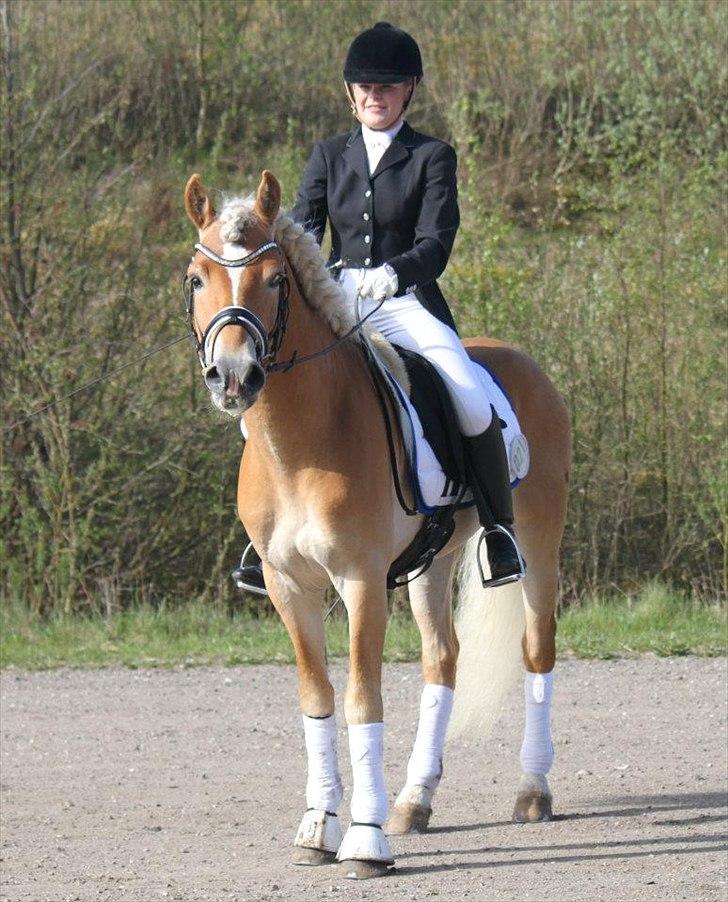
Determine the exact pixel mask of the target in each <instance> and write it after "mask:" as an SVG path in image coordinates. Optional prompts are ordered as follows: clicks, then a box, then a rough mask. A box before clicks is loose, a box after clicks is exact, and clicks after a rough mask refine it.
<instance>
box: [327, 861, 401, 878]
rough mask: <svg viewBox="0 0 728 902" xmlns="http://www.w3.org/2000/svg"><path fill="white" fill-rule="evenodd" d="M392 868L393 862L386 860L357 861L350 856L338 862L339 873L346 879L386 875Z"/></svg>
mask: <svg viewBox="0 0 728 902" xmlns="http://www.w3.org/2000/svg"><path fill="white" fill-rule="evenodd" d="M393 870H394V864H393V863H388V862H386V861H359V860H358V859H356V858H351V859H349V860H348V861H342V862H340V863H339V873H340V874H341V876H342V877H344V878H345V879H347V880H370V879H371V878H372V877H386V875H387V874H390V873H391V872H392V871H393Z"/></svg>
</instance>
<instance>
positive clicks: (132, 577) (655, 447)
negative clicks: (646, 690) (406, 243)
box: [0, 0, 728, 615]
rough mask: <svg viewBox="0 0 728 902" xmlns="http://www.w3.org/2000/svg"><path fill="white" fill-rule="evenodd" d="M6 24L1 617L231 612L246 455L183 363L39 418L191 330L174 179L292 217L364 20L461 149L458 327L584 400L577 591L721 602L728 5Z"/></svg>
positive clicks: (436, 7) (493, 5)
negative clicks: (213, 607) (646, 588)
mask: <svg viewBox="0 0 728 902" xmlns="http://www.w3.org/2000/svg"><path fill="white" fill-rule="evenodd" d="M0 9H1V10H2V15H0V20H1V24H2V32H3V43H4V54H3V70H2V90H1V92H0V102H1V104H2V106H1V108H0V122H1V125H0V128H1V129H2V131H1V136H2V145H3V153H2V185H1V186H0V221H1V222H2V226H1V227H0V228H1V230H2V231H1V232H0V257H1V259H2V266H1V267H0V289H1V292H2V320H1V323H0V325H1V326H2V330H1V331H2V352H3V371H2V380H1V383H0V391H1V392H2V411H3V426H4V428H5V430H6V431H4V432H3V442H2V451H1V452H0V453H1V457H0V537H1V538H0V542H1V543H2V544H1V545H0V573H1V576H0V579H1V580H2V595H3V599H4V600H5V601H6V602H7V601H9V600H14V601H15V602H20V603H22V604H24V605H26V606H27V607H28V608H30V609H31V610H32V611H34V612H37V613H39V614H41V615H47V614H50V613H53V612H58V611H65V612H74V611H102V612H104V613H108V612H114V611H118V610H123V609H125V608H127V607H129V606H130V605H131V604H132V602H135V601H139V600H142V601H143V600H148V601H150V602H152V603H157V604H158V603H160V600H161V599H163V598H166V599H170V598H171V599H174V598H177V599H179V600H186V599H189V598H203V599H207V600H211V599H215V600H217V601H218V602H219V603H220V604H221V605H222V606H223V607H225V605H228V604H231V603H232V599H231V596H230V594H229V589H228V587H227V583H228V580H227V571H228V570H229V569H230V567H231V566H232V565H233V564H234V562H235V555H236V553H237V552H238V550H239V548H240V546H241V544H242V538H243V536H242V530H241V528H240V526H239V525H238V523H237V521H236V517H235V511H234V504H235V491H234V485H235V479H236V471H237V458H238V456H239V453H240V447H241V446H240V439H239V435H238V433H237V429H236V427H235V424H233V423H226V424H223V423H221V421H220V418H219V417H217V416H216V415H214V414H212V413H211V411H210V408H209V402H208V401H207V398H206V396H205V393H204V390H203V387H202V384H201V382H200V379H199V372H198V368H197V364H196V361H195V359H194V355H193V354H192V353H191V352H190V350H189V348H188V347H187V346H186V345H178V346H175V347H172V348H170V349H168V350H167V351H164V352H163V353H162V354H160V355H158V356H155V357H152V358H150V359H149V360H146V361H144V362H140V363H139V364H138V365H134V366H131V367H129V368H128V369H125V370H123V371H122V372H120V373H119V374H118V375H116V376H114V377H113V379H110V380H109V381H104V382H101V383H99V384H98V385H97V386H95V387H94V388H93V389H91V390H89V391H86V392H83V393H80V394H78V395H75V396H74V397H72V398H71V399H70V400H68V401H62V402H60V403H57V404H56V405H55V406H53V407H51V408H50V409H49V410H48V411H47V412H46V413H44V414H42V415H39V416H34V417H33V418H31V419H28V420H25V417H27V415H28V414H29V413H31V412H32V411H34V410H36V409H37V407H39V406H40V405H43V404H49V403H53V402H59V401H60V399H61V398H63V397H64V396H65V395H66V394H67V393H68V392H69V391H70V390H71V389H73V388H74V387H76V386H78V385H79V384H81V383H84V382H86V381H88V380H91V379H94V378H96V377H99V376H103V375H105V374H109V373H111V372H113V371H114V370H115V369H116V368H118V367H120V366H122V365H124V364H126V363H128V362H130V361H134V360H136V359H138V358H139V357H140V355H141V354H142V353H143V352H144V351H146V350H148V349H151V348H155V347H158V346H160V345H162V344H164V343H166V342H168V341H170V340H173V339H174V338H176V337H178V336H180V335H183V334H184V324H183V317H182V300H181V296H180V290H179V280H180V276H181V273H182V270H183V267H184V264H185V261H186V258H187V255H188V254H189V249H190V243H191V238H192V235H191V229H190V227H189V224H188V223H187V222H186V219H185V217H184V214H183V212H182V209H181V192H182V187H183V185H184V181H185V179H186V178H187V177H188V175H189V174H190V173H191V172H192V171H195V170H197V171H199V172H201V173H202V174H203V176H204V178H205V180H206V181H207V182H208V183H209V184H211V185H212V187H213V188H215V189H218V190H224V191H234V192H247V191H250V190H252V189H253V188H254V187H255V185H256V184H257V180H258V178H259V176H260V171H261V169H263V168H264V167H267V168H270V169H272V170H273V171H274V172H276V173H277V174H278V175H279V177H280V178H282V180H283V183H284V191H285V200H286V202H287V203H291V202H292V200H293V198H294V196H295V190H296V186H297V182H298V179H299V177H300V173H301V170H302V168H303V165H304V162H305V160H306V158H307V155H308V153H309V150H310V147H311V144H312V142H313V141H314V140H316V139H318V138H320V137H322V136H323V135H326V134H330V133H333V132H337V131H342V130H344V129H347V128H349V127H350V124H351V121H352V120H351V118H350V114H349V112H348V108H347V105H346V101H345V98H344V94H343V88H342V85H341V77H340V72H341V65H342V61H343V56H344V53H345V49H346V45H347V43H348V40H349V39H350V37H351V35H353V34H354V33H356V31H357V30H358V29H359V28H363V27H365V26H367V25H369V24H371V23H372V22H373V21H376V20H377V19H380V18H385V19H389V20H392V21H394V22H395V23H398V24H401V25H403V26H404V27H406V28H408V29H409V30H411V31H412V32H413V33H414V34H415V35H416V37H417V38H418V40H419V42H420V43H421V45H422V49H423V54H424V58H425V67H426V79H425V82H424V84H423V85H422V87H421V88H420V90H419V92H418V96H417V98H416V101H415V103H414V105H413V108H412V116H411V119H412V122H413V124H415V126H419V127H422V128H424V129H426V130H429V131H431V132H432V133H434V134H438V135H440V136H442V137H443V138H446V139H449V140H451V141H452V142H453V143H454V144H455V146H456V148H457V150H458V153H459V160H460V184H461V208H462V214H463V224H462V228H461V231H460V233H459V237H458V241H457V243H456V247H455V251H454V254H453V257H452V260H451V263H450V266H449V268H448V271H447V274H446V278H445V280H444V282H443V285H444V287H445V290H446V292H447V294H448V296H449V297H450V298H452V301H453V307H454V309H455V312H456V317H457V319H458V321H459V323H460V325H461V330H462V332H463V333H476V332H488V333H491V334H495V335H498V336H499V337H502V338H507V339H510V340H513V341H515V342H517V343H519V344H520V345H522V346H523V347H524V348H525V349H527V350H528V351H530V352H531V353H532V354H533V355H534V356H535V357H536V359H537V360H538V361H539V362H540V363H541V364H542V366H543V367H544V368H545V370H546V371H547V372H548V373H549V374H550V375H551V376H552V378H553V379H554V381H555V383H556V385H557V386H558V388H559V389H560V390H561V391H562V393H563V394H564V396H565V398H566V399H567V402H568V404H569V408H570V411H571V414H572V419H573V425H574V468H573V474H572V485H571V510H570V520H569V528H568V531H567V535H566V538H565V545H564V566H563V573H564V588H565V593H566V596H567V597H568V598H578V597H580V596H581V595H583V594H584V593H588V592H595V591H597V590H603V589H605V588H607V587H611V586H614V585H617V586H620V587H623V588H629V587H631V586H633V585H635V584H637V583H641V582H643V581H644V580H645V579H647V578H649V577H652V576H660V578H662V579H664V580H667V581H669V582H673V583H675V584H679V585H680V586H683V587H689V588H690V589H692V590H693V591H696V592H698V593H700V594H704V595H707V596H710V597H715V595H716V593H718V594H720V593H722V592H724V590H725V574H726V565H725V562H726V522H727V518H726V481H725V468H724V464H723V455H724V451H725V447H724V438H725V366H724V363H725V360H724V351H723V349H724V340H725V283H726V273H725V267H726V256H725V235H726V221H725V212H726V205H725V197H726V195H725V171H726V159H727V158H726V149H725V134H726V128H725V126H726V124H727V123H726V112H725V104H724V98H725V89H726V83H727V77H726V61H725V52H724V46H723V35H724V34H725V31H726V24H727V18H728V17H727V15H726V11H727V7H726V5H725V4H724V3H721V2H717V0H716V2H672V0H664V2H653V0H640V2H612V0H603V2H602V0H585V2H581V3H571V2H560V0H553V2H540V3H514V2H487V3H486V2H464V0H463V2H461V0H453V2H440V3H431V2H429V0H427V2H421V0H399V2H384V0H383V2H364V0H356V2H352V0H341V2H339V0H337V2H326V3H322V2H318V0H316V2H314V0H296V2H294V0H278V2H275V0H274V2H265V3H263V2H250V3H245V4H242V3H228V2H225V0H205V2H203V0H186V2H168V0H145V2H136V0H134V2H132V0H117V2H114V3H107V2H99V0H65V2H64V3H63V4H58V3H55V2H50V0H49V2H45V0H37V2H33V3H30V2H26V0H8V2H7V3H3V4H2V6H1V7H0ZM342 22H345V23H346V27H345V28H342ZM8 427H12V428H8Z"/></svg>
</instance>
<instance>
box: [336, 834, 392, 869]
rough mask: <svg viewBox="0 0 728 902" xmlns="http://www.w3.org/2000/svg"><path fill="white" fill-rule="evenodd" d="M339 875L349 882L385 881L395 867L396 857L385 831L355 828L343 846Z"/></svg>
mask: <svg viewBox="0 0 728 902" xmlns="http://www.w3.org/2000/svg"><path fill="white" fill-rule="evenodd" d="M337 857H338V859H339V861H340V864H339V873H340V874H341V876H342V877H346V878H348V879H349V880H369V879H370V878H371V877H384V875H385V874H388V873H389V872H390V871H391V870H392V867H393V865H394V855H392V850H391V849H390V848H389V843H388V842H387V837H386V836H385V835H384V831H383V830H382V828H381V827H377V826H375V825H374V824H351V826H350V827H349V829H348V830H347V831H346V833H345V835H344V839H343V840H342V843H341V845H340V846H339V852H338V856H337Z"/></svg>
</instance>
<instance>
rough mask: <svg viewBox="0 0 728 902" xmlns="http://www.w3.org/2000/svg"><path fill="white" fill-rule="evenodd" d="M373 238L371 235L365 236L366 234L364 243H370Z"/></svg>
mask: <svg viewBox="0 0 728 902" xmlns="http://www.w3.org/2000/svg"><path fill="white" fill-rule="evenodd" d="M371 240H372V239H371V238H370V237H369V235H365V236H364V244H369V242H370V241H371Z"/></svg>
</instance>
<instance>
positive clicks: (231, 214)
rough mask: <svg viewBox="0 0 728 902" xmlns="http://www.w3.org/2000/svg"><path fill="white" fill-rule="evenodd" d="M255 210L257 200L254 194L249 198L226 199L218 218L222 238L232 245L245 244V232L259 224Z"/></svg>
mask: <svg viewBox="0 0 728 902" xmlns="http://www.w3.org/2000/svg"><path fill="white" fill-rule="evenodd" d="M254 208H255V198H254V197H253V195H252V194H250V195H248V197H228V198H226V199H225V201H224V202H223V207H222V210H221V211H220V215H219V217H218V220H219V223H220V238H222V240H223V241H225V242H230V243H231V244H243V243H244V238H243V236H244V235H245V230H246V229H248V228H249V227H250V226H251V225H253V224H255V223H256V222H257V218H256V216H255V213H254V212H253V210H254Z"/></svg>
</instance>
